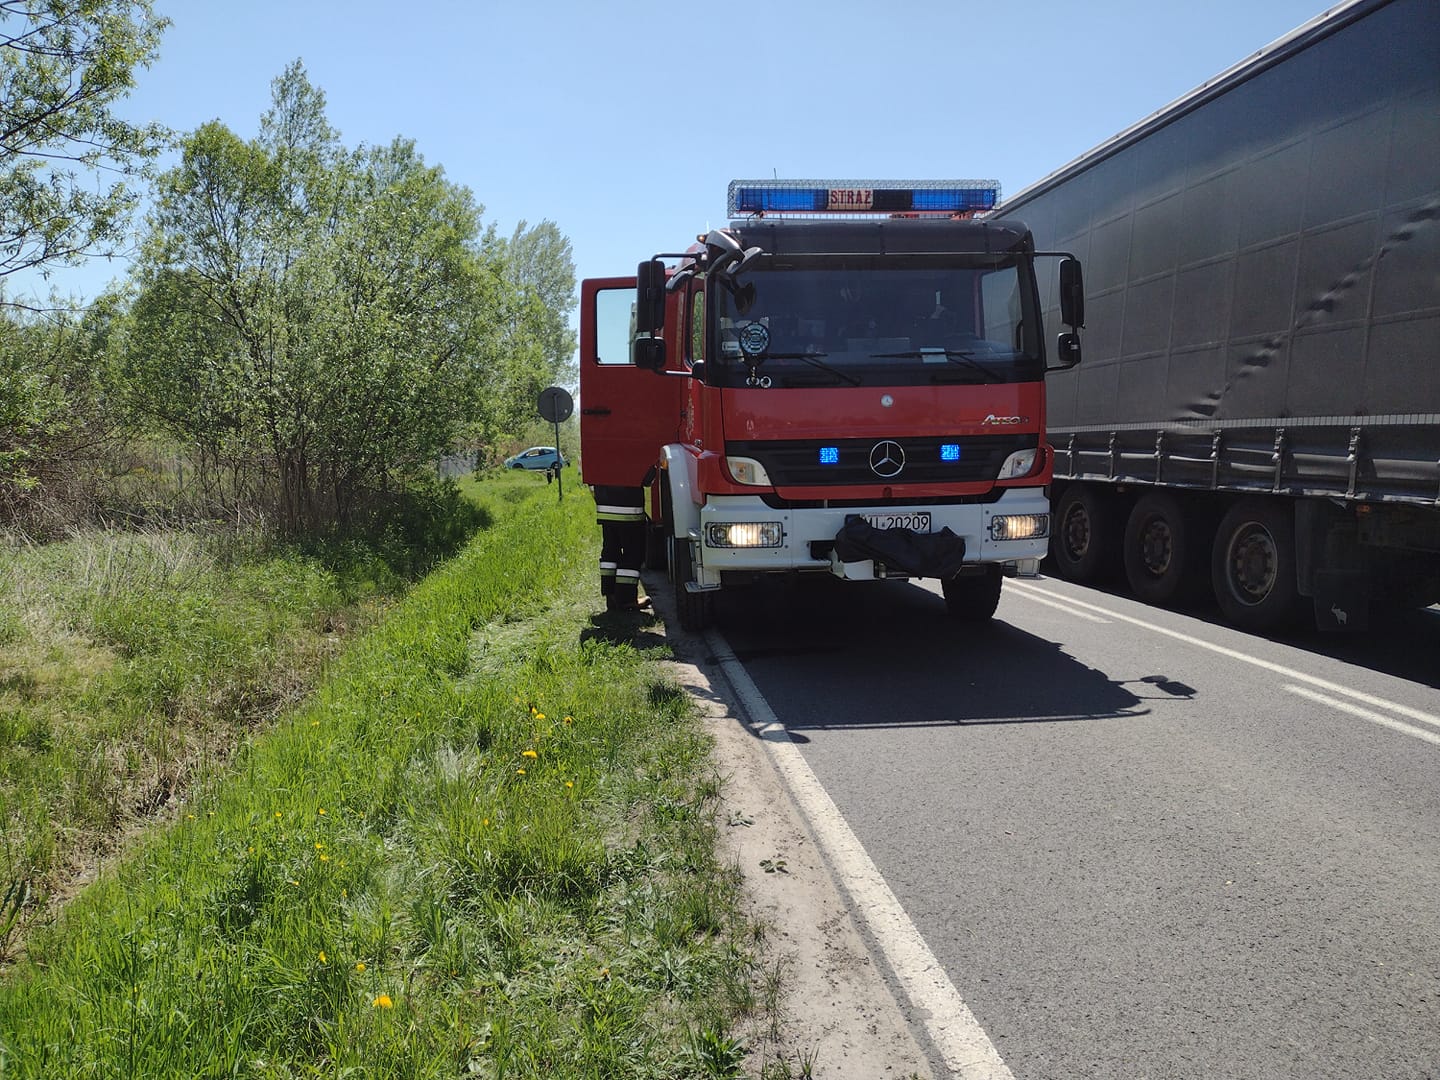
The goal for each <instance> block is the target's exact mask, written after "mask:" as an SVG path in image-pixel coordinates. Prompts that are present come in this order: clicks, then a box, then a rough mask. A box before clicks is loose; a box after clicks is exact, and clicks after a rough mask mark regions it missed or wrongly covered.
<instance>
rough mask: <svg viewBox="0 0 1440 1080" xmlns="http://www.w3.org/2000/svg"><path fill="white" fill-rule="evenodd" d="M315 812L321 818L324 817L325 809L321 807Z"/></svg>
mask: <svg viewBox="0 0 1440 1080" xmlns="http://www.w3.org/2000/svg"><path fill="white" fill-rule="evenodd" d="M315 812H316V813H317V814H319V815H320V816H321V817H324V816H325V807H323V806H322V807H320V809H319V810H317V811H315Z"/></svg>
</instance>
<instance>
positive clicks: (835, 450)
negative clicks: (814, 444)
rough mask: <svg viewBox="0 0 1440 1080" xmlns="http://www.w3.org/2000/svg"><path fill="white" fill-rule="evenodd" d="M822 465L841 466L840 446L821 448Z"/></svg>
mask: <svg viewBox="0 0 1440 1080" xmlns="http://www.w3.org/2000/svg"><path fill="white" fill-rule="evenodd" d="M820 464H821V465H839V464H840V448H839V447H838V446H822V447H820Z"/></svg>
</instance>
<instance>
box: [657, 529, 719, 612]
mask: <svg viewBox="0 0 1440 1080" xmlns="http://www.w3.org/2000/svg"><path fill="white" fill-rule="evenodd" d="M667 546H668V547H669V549H670V582H671V584H672V585H673V586H674V588H675V611H676V613H677V614H678V615H679V616H680V628H681V629H682V630H689V631H691V632H692V633H699V632H700V631H701V630H707V629H709V627H710V625H711V624H712V623H713V622H714V621H715V594H714V593H713V592H691V591H690V590H689V589H687V588H686V587H685V586H686V584H688V583H689V582H691V581H694V580H695V564H694V558H693V556H692V555H691V552H690V541H689V540H688V539H687V540H678V539H676V538H675V537H673V536H671V537H669V538H668V545H667Z"/></svg>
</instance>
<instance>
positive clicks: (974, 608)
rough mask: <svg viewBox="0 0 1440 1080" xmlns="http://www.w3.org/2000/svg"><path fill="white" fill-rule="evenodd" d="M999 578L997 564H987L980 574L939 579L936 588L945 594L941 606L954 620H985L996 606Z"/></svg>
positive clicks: (993, 611)
mask: <svg viewBox="0 0 1440 1080" xmlns="http://www.w3.org/2000/svg"><path fill="white" fill-rule="evenodd" d="M1002 580H1003V579H1002V578H1001V576H1000V567H998V566H987V567H986V568H985V573H983V574H975V575H974V576H971V577H955V578H946V579H944V580H942V581H941V582H940V591H941V592H943V593H944V594H945V609H946V610H947V611H948V612H949V613H950V617H951V618H952V619H955V620H957V621H958V622H966V623H982V622H986V621H987V620H989V619H990V618H991V617H992V616H993V615H994V614H995V609H996V608H997V607H999V606H1000V584H1001V581H1002Z"/></svg>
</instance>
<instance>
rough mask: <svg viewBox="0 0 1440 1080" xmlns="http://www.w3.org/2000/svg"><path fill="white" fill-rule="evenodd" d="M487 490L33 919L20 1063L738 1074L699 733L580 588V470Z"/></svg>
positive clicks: (587, 533) (266, 1070) (684, 704)
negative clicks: (210, 768)
mask: <svg viewBox="0 0 1440 1080" xmlns="http://www.w3.org/2000/svg"><path fill="white" fill-rule="evenodd" d="M520 479H521V480H529V479H533V478H520ZM497 483H499V482H498V481H497ZM497 490H498V492H499V499H500V502H501V503H503V504H504V505H505V506H506V507H508V509H500V510H497V512H496V514H495V515H494V517H495V523H494V524H492V525H491V526H490V527H489V528H487V529H485V530H484V531H482V532H481V533H479V534H477V536H476V538H475V539H474V540H473V541H472V542H471V543H470V544H469V546H468V547H466V548H465V549H464V551H463V552H462V553H461V554H460V555H459V556H458V557H456V558H455V559H453V560H452V561H450V562H449V563H447V564H445V565H444V566H443V567H442V568H441V569H440V570H439V571H437V572H436V573H434V574H432V575H431V576H430V577H429V578H427V579H426V580H424V581H423V582H421V583H420V584H419V585H418V586H416V587H415V588H414V589H413V590H412V591H411V592H410V594H409V595H408V596H407V597H406V598H405V599H404V600H403V601H401V602H399V603H398V604H397V605H396V606H395V607H394V608H393V609H392V610H391V611H389V612H388V613H387V615H386V617H385V618H384V620H383V622H381V623H380V625H378V626H377V627H376V628H375V629H373V630H371V631H370V632H368V633H367V634H366V635H364V636H363V637H362V638H361V639H360V640H358V641H356V642H355V643H354V644H353V645H352V646H351V647H349V648H348V649H346V650H345V651H344V653H343V654H342V655H341V656H340V657H339V658H338V659H336V660H335V661H334V662H333V663H332V665H331V667H330V671H329V674H328V676H327V677H326V679H325V680H324V682H323V684H322V685H321V686H320V688H319V690H318V691H317V692H316V693H315V694H314V695H313V696H311V697H310V698H309V699H308V700H307V701H306V703H305V704H303V705H302V706H301V707H299V708H297V709H294V710H291V711H289V712H288V713H286V714H285V715H284V716H283V717H282V718H281V719H280V720H279V722H278V723H276V724H275V725H274V727H273V730H270V731H269V732H268V733H266V734H265V735H263V736H261V737H255V738H251V739H247V740H246V741H244V742H243V743H241V744H240V745H239V747H238V749H237V752H236V753H235V755H234V756H233V758H232V760H231V761H230V763H229V764H228V766H227V767H226V768H225V769H224V770H223V771H217V773H216V775H215V778H214V779H213V781H211V782H207V783H204V784H199V785H196V786H195V787H194V788H193V789H192V793H191V796H190V797H189V798H188V799H187V800H186V801H185V802H184V804H183V806H181V807H180V809H179V812H178V813H177V815H176V820H175V821H174V822H173V823H172V824H170V825H169V826H167V827H164V828H161V829H156V830H153V831H152V832H151V833H150V834H148V835H147V836H145V837H144V838H143V839H141V840H140V841H139V842H138V843H137V844H136V845H135V846H134V847H133V849H132V850H131V851H130V852H129V853H128V854H127V856H126V857H125V858H124V859H123V860H121V861H120V862H119V863H118V864H117V865H116V866H114V867H113V868H112V869H111V870H110V871H108V872H107V873H105V874H104V875H103V876H102V877H101V878H100V880H99V881H97V882H96V883H95V884H93V885H92V886H90V887H89V888H87V889H86V890H85V891H84V892H83V893H82V894H80V895H79V896H78V897H77V898H76V899H75V900H74V901H73V902H72V903H71V904H70V905H69V906H68V908H67V909H66V911H65V914H64V917H63V918H62V919H61V920H60V921H59V922H57V923H56V924H55V925H54V926H53V927H51V928H49V929H46V930H44V931H41V932H37V933H35V934H33V935H32V936H31V938H30V940H29V942H28V950H27V956H26V959H25V961H24V963H23V964H22V965H20V966H18V967H17V968H16V969H15V970H14V971H12V972H11V973H10V974H9V976H8V977H7V978H6V980H5V981H4V983H3V984H0V1075H3V1076H6V1077H10V1076H25V1077H30V1076H34V1077H41V1076H43V1077H53V1076H67V1077H127V1078H129V1077H173V1076H187V1077H221V1076H226V1077H229V1076H253V1077H310V1076H314V1077H320V1076H325V1077H340V1076H357V1077H358V1076H363V1077H406V1078H412V1077H413V1078H423V1077H432V1076H433V1077H440V1076H445V1077H454V1076H457V1075H458V1076H466V1075H480V1076H492V1077H569V1076H576V1077H579V1076H584V1077H591V1076H595V1077H627V1078H630V1077H639V1078H644V1077H692V1076H700V1077H705V1076H735V1075H738V1074H739V1072H740V1063H741V1059H742V1047H741V1045H740V1041H739V1037H738V1035H737V1032H738V1031H739V1025H741V1024H742V1023H743V1021H744V1018H745V1017H746V1016H747V1015H748V1014H750V1013H751V1012H752V1011H753V1010H755V1009H756V1007H757V1003H756V1000H755V997H754V990H753V975H754V969H753V961H752V958H751V955H750V947H751V946H752V945H753V944H754V940H753V937H752V932H751V931H750V929H749V928H748V927H747V925H746V924H745V923H744V921H743V920H742V918H741V917H740V916H739V915H738V914H737V910H738V898H737V889H738V882H737V880H736V878H735V875H734V872H733V870H729V869H726V868H725V867H723V866H721V865H719V864H718V863H717V862H716V859H715V855H714V823H713V820H712V813H711V810H712V806H713V798H714V796H715V794H716V792H717V789H718V779H717V778H716V775H715V773H714V771H713V765H712V764H711V762H710V759H709V757H708V750H709V745H708V740H707V739H706V737H705V736H704V735H703V732H702V731H701V729H700V727H699V725H698V722H697V721H696V720H695V718H694V717H693V716H692V714H691V709H690V705H689V702H688V699H687V698H686V696H685V695H684V694H683V692H681V691H680V690H679V689H677V688H676V687H675V686H673V685H672V684H671V683H669V682H668V681H667V680H666V679H665V678H664V677H663V675H662V674H661V669H660V668H658V667H657V665H656V664H655V663H654V660H655V658H656V657H657V656H659V655H663V642H662V639H659V638H658V637H655V636H653V635H650V634H648V633H647V632H646V631H645V628H644V626H643V625H641V624H639V623H637V622H634V621H632V622H630V623H621V624H610V623H607V622H605V621H603V620H596V619H593V618H592V617H591V615H590V612H591V611H592V610H593V607H594V604H593V598H592V597H591V593H592V592H593V583H592V581H591V567H592V566H593V559H594V557H595V549H596V541H595V535H594V526H593V523H592V520H591V513H592V507H591V506H590V503H589V499H588V496H586V495H585V494H583V493H581V492H576V491H574V490H573V489H572V490H570V491H569V492H568V493H567V498H566V500H565V504H564V505H563V506H557V505H556V502H555V499H554V494H553V491H554V489H553V488H552V489H543V488H541V489H539V493H538V497H533V498H532V497H531V494H532V493H534V492H536V491H537V489H536V486H535V485H533V483H532V484H525V483H521V482H520V481H518V480H507V481H505V482H503V483H502V484H501V485H500V487H499V488H498V489H497Z"/></svg>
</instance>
